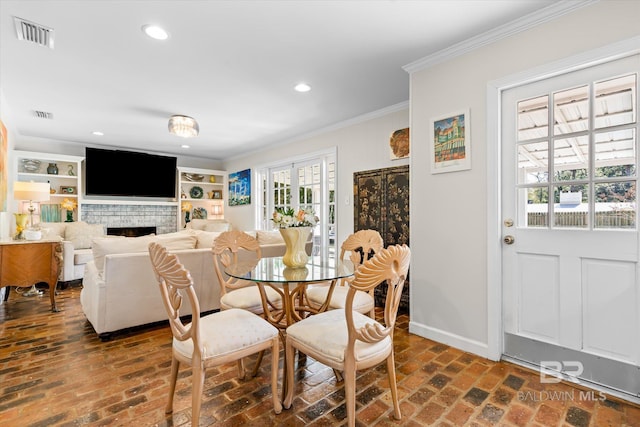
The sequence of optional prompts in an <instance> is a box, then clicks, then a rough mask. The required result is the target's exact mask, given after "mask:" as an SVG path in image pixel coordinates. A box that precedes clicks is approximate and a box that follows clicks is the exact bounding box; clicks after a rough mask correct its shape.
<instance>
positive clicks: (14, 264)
mask: <svg viewBox="0 0 640 427" xmlns="http://www.w3.org/2000/svg"><path fill="white" fill-rule="evenodd" d="M61 264H62V243H61V242H60V241H57V240H56V241H53V240H40V241H25V240H11V241H0V288H1V287H4V286H20V287H27V286H31V285H34V284H36V283H39V282H45V283H46V284H47V285H49V296H50V299H51V311H53V312H57V311H58V307H57V306H56V284H57V283H58V274H59V272H60V265H61Z"/></svg>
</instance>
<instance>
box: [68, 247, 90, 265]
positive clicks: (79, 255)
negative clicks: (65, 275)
mask: <svg viewBox="0 0 640 427" xmlns="http://www.w3.org/2000/svg"><path fill="white" fill-rule="evenodd" d="M92 259H93V250H91V249H75V250H74V251H73V263H74V264H75V265H83V264H86V263H88V262H89V261H91V260H92Z"/></svg>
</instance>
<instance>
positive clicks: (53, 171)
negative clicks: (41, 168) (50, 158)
mask: <svg viewBox="0 0 640 427" xmlns="http://www.w3.org/2000/svg"><path fill="white" fill-rule="evenodd" d="M47 173H48V174H49V175H58V165H57V164H56V163H49V166H47Z"/></svg>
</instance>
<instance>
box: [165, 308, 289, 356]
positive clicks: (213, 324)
mask: <svg viewBox="0 0 640 427" xmlns="http://www.w3.org/2000/svg"><path fill="white" fill-rule="evenodd" d="M220 325H224V328H221V327H220ZM277 335H278V330H277V329H276V328H275V327H274V326H272V325H270V324H269V323H267V322H265V321H264V319H263V318H261V317H259V316H257V315H255V314H253V313H250V312H248V311H246V310H241V309H229V310H224V311H220V312H218V313H214V314H213V315H208V316H204V317H201V318H200V340H201V344H202V346H203V347H204V350H205V353H204V354H203V357H205V358H210V357H221V356H224V355H226V354H229V353H237V352H238V349H239V348H245V347H248V346H250V345H253V344H257V343H260V342H264V341H267V340H269V339H271V338H273V337H275V336H277ZM173 348H174V350H175V351H177V352H178V353H180V354H182V355H183V356H184V357H187V358H190V357H191V356H192V355H193V341H192V340H190V339H189V340H186V341H179V340H177V339H175V338H174V339H173Z"/></svg>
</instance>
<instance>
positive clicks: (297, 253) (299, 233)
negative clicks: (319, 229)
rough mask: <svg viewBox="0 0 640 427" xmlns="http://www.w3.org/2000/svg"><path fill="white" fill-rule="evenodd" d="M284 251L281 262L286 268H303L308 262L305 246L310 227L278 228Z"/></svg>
mask: <svg viewBox="0 0 640 427" xmlns="http://www.w3.org/2000/svg"><path fill="white" fill-rule="evenodd" d="M279 230H280V234H281V235H282V238H283V239H284V243H285V246H286V250H285V253H284V256H283V257H282V262H283V263H284V265H286V266H287V267H291V268H303V267H304V266H305V265H306V264H307V261H308V260H309V255H307V252H306V251H305V245H306V243H307V240H308V238H309V234H310V233H311V227H289V228H280V229H279Z"/></svg>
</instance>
